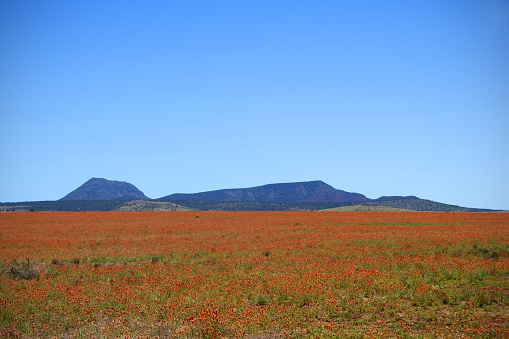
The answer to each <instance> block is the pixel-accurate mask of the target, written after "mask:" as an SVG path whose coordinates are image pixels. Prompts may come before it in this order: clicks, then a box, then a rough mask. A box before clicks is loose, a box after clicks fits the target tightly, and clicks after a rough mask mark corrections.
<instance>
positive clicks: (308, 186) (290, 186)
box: [157, 180, 371, 202]
mask: <svg viewBox="0 0 509 339" xmlns="http://www.w3.org/2000/svg"><path fill="white" fill-rule="evenodd" d="M157 200H160V201H170V200H194V201H267V202H346V201H355V202H364V201H371V199H368V198H366V197H365V196H364V195H362V194H359V193H350V192H345V191H342V190H338V189H335V188H334V187H332V186H330V185H328V184H326V183H324V182H323V181H321V180H317V181H306V182H291V183H283V184H269V185H263V186H257V187H250V188H234V189H221V190H216V191H208V192H201V193H191V194H184V193H176V194H171V195H167V196H165V197H162V198H160V199H157Z"/></svg>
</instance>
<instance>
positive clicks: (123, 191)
mask: <svg viewBox="0 0 509 339" xmlns="http://www.w3.org/2000/svg"><path fill="white" fill-rule="evenodd" d="M148 199H149V198H148V197H147V196H146V195H145V194H143V192H142V191H140V190H139V189H137V188H136V186H134V185H132V184H130V183H128V182H125V181H114V180H107V179H104V178H91V179H89V180H88V181H86V182H85V183H84V184H83V185H81V186H80V187H78V188H77V189H75V190H74V191H72V192H71V193H69V194H67V195H66V196H65V197H63V198H62V199H60V200H148Z"/></svg>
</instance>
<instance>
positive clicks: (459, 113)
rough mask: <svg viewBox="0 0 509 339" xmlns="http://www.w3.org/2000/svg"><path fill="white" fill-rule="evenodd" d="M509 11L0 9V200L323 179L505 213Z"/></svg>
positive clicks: (387, 6) (499, 5)
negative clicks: (106, 188) (88, 190)
mask: <svg viewBox="0 0 509 339" xmlns="http://www.w3.org/2000/svg"><path fill="white" fill-rule="evenodd" d="M508 37H509V2H508V1H506V0H477V1H474V0H450V1H448V0H431V1H430V0H427V1H390V0H389V1H90V0H87V1H67V0H65V1H64V0H62V1H53V0H47V1H46V0H44V1H43V0H40V1H2V2H1V3H0V113H1V116H0V145H1V157H0V159H1V166H0V201H2V202H11V201H33V200H56V199H59V198H61V197H63V196H64V195H66V194H67V193H69V192H70V191H72V190H74V189H75V188H77V187H78V186H79V185H81V184H82V183H84V182H85V181H86V180H88V179H90V178H91V177H100V178H106V179H110V180H119V181H127V182H130V183H132V184H134V185H136V186H137V187H138V188H139V189H140V190H142V191H143V192H144V193H145V194H146V195H147V196H149V197H151V198H159V197H162V196H165V195H168V194H171V193H177V192H180V193H193V192H199V191H206V190H213V189H220V188H235V187H251V186H258V185H263V184H268V183H277V182H293V181H310V180H323V181H325V182H326V183H328V184H330V185H332V186H334V187H336V188H338V189H342V190H345V191H349V192H359V193H362V194H364V195H366V196H368V197H369V198H377V197H379V196H381V195H417V196H419V197H421V198H426V199H431V200H435V201H440V202H444V203H450V204H456V205H462V206H467V207H483V208H498V209H509V194H508V193H509V38H508Z"/></svg>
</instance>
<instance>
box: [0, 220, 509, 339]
mask: <svg viewBox="0 0 509 339" xmlns="http://www.w3.org/2000/svg"><path fill="white" fill-rule="evenodd" d="M0 267H1V268H0V269H1V272H0V337H13V338H51V337H58V338H94V337H95V338H128V337H130V338H138V337H142V338H157V337H159V338H238V337H240V338H286V337H289V338H299V337H300V338H396V337H398V338H437V337H438V338H441V337H444V338H450V337H452V338H508V337H509V214H507V213H411V212H343V213H337V212H336V213H334V212H77V213H71V212H69V213H57V212H46V213H44V212H41V213H37V212H35V213H21V212H20V213H15V212H11V213H1V214H0Z"/></svg>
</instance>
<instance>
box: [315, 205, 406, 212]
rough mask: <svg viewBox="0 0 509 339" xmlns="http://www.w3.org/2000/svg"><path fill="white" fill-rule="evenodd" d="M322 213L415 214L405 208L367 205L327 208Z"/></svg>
mask: <svg viewBox="0 0 509 339" xmlns="http://www.w3.org/2000/svg"><path fill="white" fill-rule="evenodd" d="M320 212H414V211H412V210H407V209H404V208H394V207H387V206H366V205H354V206H342V207H334V208H327V209H324V210H320Z"/></svg>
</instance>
